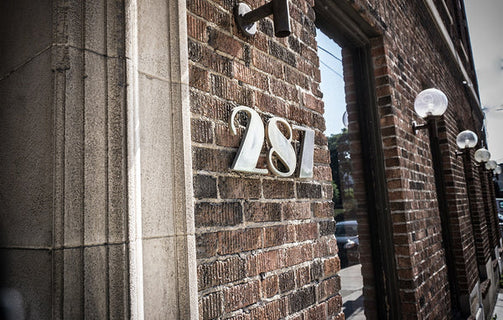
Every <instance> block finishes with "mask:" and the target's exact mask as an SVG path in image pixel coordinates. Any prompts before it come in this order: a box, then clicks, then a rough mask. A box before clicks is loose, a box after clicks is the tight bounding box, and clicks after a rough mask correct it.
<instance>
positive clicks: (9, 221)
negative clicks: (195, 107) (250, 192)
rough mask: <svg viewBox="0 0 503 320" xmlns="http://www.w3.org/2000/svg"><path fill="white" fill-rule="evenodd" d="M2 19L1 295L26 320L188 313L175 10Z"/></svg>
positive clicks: (18, 13) (168, 5)
mask: <svg viewBox="0 0 503 320" xmlns="http://www.w3.org/2000/svg"><path fill="white" fill-rule="evenodd" d="M0 12H1V13H0V15H1V16H2V17H1V19H0V20H1V22H0V23H1V30H2V31H1V34H0V40H1V43H2V50H1V57H0V60H1V61H2V64H1V65H0V99H1V101H0V106H1V116H0V150H1V152H0V161H1V163H2V166H0V173H1V176H2V179H1V180H0V203H1V204H0V221H1V229H0V234H1V237H0V238H1V239H0V249H1V261H2V263H3V265H2V269H3V270H2V271H3V272H2V282H1V286H0V287H3V288H10V289H12V290H11V291H9V292H17V293H19V296H20V297H22V299H23V301H22V304H21V305H22V308H21V309H22V310H18V312H20V313H23V314H24V315H25V316H26V318H28V319H49V318H54V319H59V318H67V319H79V318H84V317H86V318H93V319H104V318H117V319H123V318H136V319H142V318H167V319H177V318H178V319H195V318H197V281H196V263H195V245H194V231H193V228H194V227H193V225H194V223H193V218H192V184H191V181H192V180H191V177H192V173H191V159H190V131H189V125H188V124H189V122H188V119H189V116H188V112H189V110H188V109H189V107H188V105H189V104H188V87H187V86H188V72H187V61H186V56H187V45H186V38H187V37H186V34H185V33H186V27H185V2H184V1H154V0H150V1H147V0H131V1H128V2H126V3H124V2H123V1H114V0H109V1H105V0H102V1H62V0H61V1H48V0H47V1H44V0H41V1H35V2H33V1H29V0H23V1H13V0H12V1H10V0H9V1H2V3H1V4H0ZM4 49H5V50H4ZM10 296H17V295H15V294H14V295H10ZM14 311H15V310H14Z"/></svg>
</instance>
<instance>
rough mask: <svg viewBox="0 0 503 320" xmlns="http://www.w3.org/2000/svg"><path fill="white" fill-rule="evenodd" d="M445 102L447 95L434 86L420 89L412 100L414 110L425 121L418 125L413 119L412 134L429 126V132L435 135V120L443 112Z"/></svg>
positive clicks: (445, 107) (446, 102)
mask: <svg viewBox="0 0 503 320" xmlns="http://www.w3.org/2000/svg"><path fill="white" fill-rule="evenodd" d="M447 104H448V101H447V97H446V95H445V94H444V93H443V92H442V91H440V90H438V89H435V88H430V89H426V90H423V91H421V92H420V93H419V94H418V95H417V97H416V99H415V100H414V110H415V111H416V113H417V114H418V115H419V116H420V117H421V118H423V119H425V120H426V121H427V123H426V124H422V125H418V124H417V123H416V122H415V121H414V122H412V130H413V131H414V134H416V133H417V131H418V130H420V129H424V128H427V127H429V128H430V134H433V135H436V134H437V132H436V129H437V127H436V122H437V121H436V120H437V118H439V117H440V116H442V115H443V114H444V113H445V110H447ZM431 130H433V132H431Z"/></svg>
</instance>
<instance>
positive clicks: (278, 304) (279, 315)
mask: <svg viewBox="0 0 503 320" xmlns="http://www.w3.org/2000/svg"><path fill="white" fill-rule="evenodd" d="M250 315H251V318H252V319H261V320H276V319H283V318H284V317H285V316H286V315H287V310H286V302H285V299H279V300H274V301H271V302H268V303H266V304H264V305H261V306H259V307H257V308H254V309H251V311H250Z"/></svg>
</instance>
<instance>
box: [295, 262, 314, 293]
mask: <svg viewBox="0 0 503 320" xmlns="http://www.w3.org/2000/svg"><path fill="white" fill-rule="evenodd" d="M295 283H296V285H297V288H301V287H303V286H305V285H307V284H309V283H311V270H310V268H309V266H306V267H301V268H298V269H297V270H295Z"/></svg>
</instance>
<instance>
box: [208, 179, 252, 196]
mask: <svg viewBox="0 0 503 320" xmlns="http://www.w3.org/2000/svg"><path fill="white" fill-rule="evenodd" d="M218 189H219V191H220V197H222V199H258V198H260V193H261V192H260V180H259V179H250V178H236V177H221V178H220V179H219V181H218Z"/></svg>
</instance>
